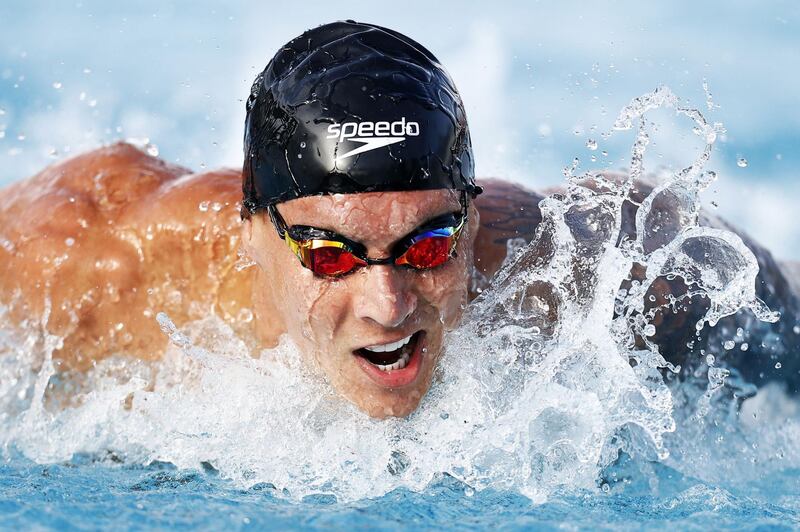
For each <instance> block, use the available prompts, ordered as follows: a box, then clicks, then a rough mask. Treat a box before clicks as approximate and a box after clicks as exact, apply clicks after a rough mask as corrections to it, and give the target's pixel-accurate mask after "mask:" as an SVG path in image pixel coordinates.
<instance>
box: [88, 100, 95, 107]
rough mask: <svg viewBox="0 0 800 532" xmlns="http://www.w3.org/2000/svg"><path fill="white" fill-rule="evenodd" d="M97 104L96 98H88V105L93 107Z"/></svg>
mask: <svg viewBox="0 0 800 532" xmlns="http://www.w3.org/2000/svg"><path fill="white" fill-rule="evenodd" d="M96 105H97V100H89V107H95V106H96Z"/></svg>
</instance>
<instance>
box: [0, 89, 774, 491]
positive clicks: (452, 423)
mask: <svg viewBox="0 0 800 532" xmlns="http://www.w3.org/2000/svg"><path fill="white" fill-rule="evenodd" d="M656 108H671V109H673V110H674V111H675V112H676V113H678V114H680V115H685V116H686V117H688V118H689V119H691V120H692V121H693V123H694V128H693V131H694V133H695V134H697V135H698V136H699V137H700V138H701V139H702V141H703V143H704V148H703V149H702V151H701V153H700V154H699V156H698V157H697V158H696V160H695V161H693V162H692V164H691V165H690V166H688V167H686V168H684V169H682V170H680V171H678V172H675V173H674V174H673V175H671V176H667V177H665V179H663V181H662V182H661V183H660V184H659V185H658V186H656V187H655V188H654V189H653V190H652V192H651V193H650V194H649V195H648V196H647V197H646V198H645V199H644V201H642V202H641V204H640V205H638V210H637V212H636V216H635V224H634V231H633V234H632V235H630V234H627V233H626V232H625V231H624V230H623V218H624V216H623V214H624V211H625V209H624V206H625V203H626V202H630V201H631V200H630V192H631V190H632V189H633V188H634V187H635V183H636V181H637V179H639V178H641V177H642V176H643V172H644V155H645V152H646V149H647V146H648V143H649V140H650V139H649V136H648V132H647V127H646V125H647V123H646V120H645V114H646V113H647V112H648V111H650V110H653V109H656ZM614 128H615V129H616V130H629V129H635V130H636V136H635V141H634V144H633V149H632V157H631V164H630V171H629V172H628V174H627V175H626V176H625V177H623V178H613V177H610V176H608V175H600V174H597V175H590V174H584V175H580V176H577V175H575V174H574V171H575V168H577V164H575V165H573V166H572V167H570V168H568V169H567V171H566V173H567V189H566V192H565V193H563V194H555V195H552V196H550V197H547V198H546V199H544V200H543V201H542V202H541V204H540V208H541V211H542V222H541V224H540V226H539V227H538V230H537V233H536V235H535V238H534V239H533V241H532V242H531V243H529V244H527V245H524V246H520V245H518V243H515V245H514V246H513V247H514V249H512V253H510V255H509V257H508V259H507V261H506V264H505V265H504V267H503V268H502V269H501V271H500V272H499V273H498V274H497V275H496V277H495V278H494V279H493V280H492V282H491V284H490V286H488V287H487V288H486V289H485V290H484V291H483V293H482V294H481V295H480V297H479V298H478V299H476V300H475V301H474V302H473V303H472V304H471V305H470V306H469V307H468V309H467V313H466V315H465V317H464V320H463V322H462V324H461V326H460V327H459V328H458V329H457V330H455V331H453V332H451V333H449V335H448V337H447V339H446V346H447V348H446V352H445V354H444V356H443V358H442V360H441V364H440V367H439V369H438V373H437V375H436V379H435V383H434V385H433V388H432V390H431V392H430V393H429V394H428V396H427V397H426V398H425V399H424V400H423V403H422V404H421V406H420V408H419V409H418V410H417V412H416V413H414V414H413V415H412V416H410V417H409V418H408V419H392V420H388V421H376V420H373V419H370V418H367V417H365V416H364V415H363V414H361V413H359V412H358V411H356V410H355V408H354V407H352V406H351V405H350V404H348V403H346V402H345V401H344V400H342V399H340V398H339V397H338V396H337V395H336V394H335V393H334V392H333V391H332V389H331V388H330V386H329V385H328V383H326V382H325V381H324V379H323V378H322V377H320V376H319V375H316V374H315V373H313V371H312V370H309V369H308V368H305V367H303V366H302V364H301V363H300V357H299V356H298V354H297V351H296V348H295V347H294V346H293V345H292V344H291V343H290V342H289V341H288V340H287V341H285V342H284V343H283V344H281V345H280V346H279V347H278V348H276V349H272V350H265V351H263V352H261V353H260V356H258V357H255V358H254V357H252V356H251V354H250V353H249V352H248V348H247V346H246V345H245V343H244V342H243V341H242V340H241V339H239V338H237V337H236V335H235V334H234V332H233V331H232V330H231V329H230V328H229V327H228V326H227V325H226V324H225V323H224V322H223V321H221V320H220V319H218V318H217V317H214V316H209V317H208V318H206V319H204V320H200V321H197V322H194V323H192V324H190V325H189V326H187V327H186V328H185V329H182V330H178V329H177V328H176V327H175V325H174V324H173V323H172V322H171V321H170V319H169V317H168V316H166V315H164V314H160V315H159V316H158V321H159V323H160V325H161V327H162V329H163V331H164V333H165V334H166V335H167V336H168V337H169V339H170V341H171V347H170V349H169V350H168V352H167V353H166V355H165V356H164V358H163V359H162V360H161V361H160V362H159V363H157V364H148V363H144V362H139V361H133V360H129V359H126V358H124V357H123V356H117V357H111V358H109V359H107V360H105V361H103V362H101V363H99V364H98V365H97V367H95V368H94V369H93V370H92V371H91V372H90V373H89V374H88V375H82V376H80V377H79V376H70V375H63V374H59V373H57V372H56V371H55V370H54V367H53V363H52V358H51V353H52V352H53V350H54V349H55V348H57V346H58V342H59V339H58V338H56V337H53V336H51V335H49V334H48V333H47V327H46V325H47V316H45V317H44V318H43V319H42V320H41V322H37V323H36V324H28V326H26V327H22V328H20V329H16V330H13V331H11V330H3V331H2V336H0V350H2V356H0V372H2V379H0V428H2V431H0V442H2V445H3V448H4V449H5V453H6V455H8V454H9V453H12V452H21V453H23V454H24V455H26V456H27V457H29V458H31V459H33V460H36V461H39V462H53V461H63V460H69V459H70V458H71V457H73V456H74V455H75V454H76V453H89V454H91V455H94V456H97V457H108V456H113V457H114V458H115V459H119V460H123V461H126V462H136V463H140V462H141V463H147V462H150V461H154V460H160V461H167V462H171V463H173V464H175V465H177V466H178V467H185V468H197V467H201V465H202V464H205V467H208V466H211V467H213V468H215V469H217V470H218V471H219V472H220V474H222V475H223V476H225V477H227V478H229V479H231V481H232V482H234V483H236V484H238V485H241V486H245V487H246V486H252V485H254V484H258V483H267V484H271V485H272V486H274V487H275V489H276V490H278V492H279V493H282V494H284V495H285V496H288V497H303V496H306V495H310V494H317V493H329V494H333V495H335V496H337V497H338V498H339V499H340V500H352V499H359V498H363V497H369V496H378V495H381V494H383V493H386V492H388V491H390V490H392V489H394V488H397V487H407V488H410V489H414V490H422V489H424V488H425V487H426V486H427V485H429V483H430V482H431V481H432V480H434V479H435V478H436V477H438V476H440V475H442V474H448V475H450V476H452V477H455V478H457V479H459V480H461V481H463V482H464V483H465V484H467V485H468V486H470V488H469V489H473V488H474V489H483V488H487V487H494V488H500V489H513V490H516V491H518V492H520V493H523V494H525V495H527V496H529V497H531V498H532V499H533V500H536V501H541V500H544V499H546V497H547V496H548V494H550V493H552V491H553V490H554V489H557V488H561V487H564V486H566V487H577V488H594V487H596V486H598V485H599V482H600V480H599V479H600V478H601V475H602V472H603V470H604V468H605V467H607V466H608V465H610V464H612V463H613V462H614V461H615V460H617V459H618V456H619V454H620V452H621V451H624V452H626V453H628V454H635V455H639V456H642V457H644V458H645V459H649V460H674V457H673V456H671V455H670V452H671V449H670V447H671V445H668V442H667V439H668V438H670V435H671V434H672V433H674V431H675V430H676V427H677V426H678V423H679V422H685V421H686V420H688V419H691V420H694V424H689V426H690V427H697V426H700V425H702V423H701V421H702V420H704V419H706V416H707V415H708V410H709V409H710V408H711V401H712V398H713V396H714V393H715V392H716V390H718V389H719V388H720V387H721V386H723V385H724V381H725V377H726V373H725V370H724V369H722V368H715V367H712V371H708V373H707V375H705V377H704V378H705V379H706V382H707V386H705V388H704V389H702V390H701V391H700V392H698V393H697V394H694V395H691V393H689V392H685V393H684V392H680V393H678V392H676V386H675V385H672V386H670V385H668V383H667V382H666V381H665V378H664V376H665V375H667V376H669V375H670V374H675V373H677V372H678V371H679V370H680V368H678V367H675V366H673V365H672V364H670V363H669V362H668V361H667V360H666V359H665V357H664V356H663V355H664V354H663V353H661V352H660V351H659V347H658V345H657V344H656V343H655V342H653V341H651V338H652V337H653V335H654V334H656V332H657V326H656V324H655V316H656V314H657V312H659V310H662V311H663V310H669V309H671V308H674V307H675V306H677V305H679V304H680V303H681V301H682V300H683V299H684V298H686V297H688V295H691V294H703V295H705V296H706V297H707V298H708V300H709V301H710V308H709V310H708V312H707V313H706V314H705V315H704V316H703V317H702V319H700V320H699V321H698V322H697V323H696V325H694V326H695V327H696V329H697V330H701V329H702V328H703V327H704V326H705V324H710V325H714V324H715V323H717V321H718V320H719V319H720V318H722V317H724V316H727V315H730V314H733V313H737V312H739V311H742V310H744V311H746V312H751V313H752V314H753V315H754V316H755V317H756V318H757V319H759V320H764V321H775V320H776V319H778V316H777V315H776V314H775V313H773V312H771V311H770V310H769V309H767V307H766V306H765V305H764V303H763V302H762V301H760V300H759V299H758V298H757V297H756V295H755V291H754V286H755V278H756V274H757V273H758V264H757V262H756V259H755V257H754V256H753V254H752V253H751V252H750V251H749V249H748V248H747V247H745V246H744V244H743V243H742V241H741V239H740V238H739V237H738V236H736V235H735V234H733V233H731V232H728V231H723V230H720V229H714V228H710V227H701V226H699V225H698V213H699V210H700V207H699V194H700V193H701V192H702V191H703V189H705V188H706V187H707V186H708V184H709V183H710V182H712V181H713V179H714V178H715V175H714V174H713V172H709V171H704V169H703V167H704V165H705V164H706V162H707V161H708V159H709V157H710V155H711V152H712V147H713V144H714V142H715V140H716V137H717V135H718V134H719V133H720V132H721V131H722V126H721V125H720V124H713V125H710V124H708V123H707V122H706V120H705V119H704V117H703V116H702V114H701V113H700V112H698V111H696V110H693V109H688V108H684V107H682V106H681V105H680V102H679V99H678V98H677V97H676V96H675V95H674V94H673V93H672V92H671V91H670V90H669V89H667V88H663V87H662V88H659V89H657V90H655V91H654V92H652V93H648V94H645V95H644V96H641V97H639V98H636V99H634V100H633V101H632V102H631V103H630V105H628V106H627V107H625V108H624V109H623V110H622V112H621V113H620V115H619V117H618V119H617V121H616V122H615V124H614ZM634 272H638V274H637V275H634ZM676 277H680V278H681V279H683V280H684V282H685V284H686V285H687V286H688V294H682V295H671V294H670V295H668V298H667V299H668V301H667V303H665V304H664V305H652V304H649V303H648V298H647V294H648V289H649V288H650V286H651V285H652V283H653V282H654V281H655V280H656V279H659V278H676ZM690 395H691V397H692V398H693V402H692V401H687V399H686V397H688V396H690ZM65 397H69V399H68V400H65V399H64V398H65ZM698 397H699V399H698ZM703 398H705V402H703V401H702V400H701V399H703ZM678 401H679V402H680V404H681V405H682V406H683V405H685V404H686V403H687V402H692V406H693V408H692V409H691V412H692V413H691V414H687V415H683V414H678V413H676V402H678ZM698 405H700V406H699V407H698ZM703 405H705V406H703ZM703 408H705V410H703ZM698 420H700V421H698ZM687 423H688V422H687ZM681 430H683V429H681ZM692 430H693V429H692V428H687V429H686V431H685V433H686V434H692V435H693V436H692V437H694V438H699V437H700V436H699V435H698V430H699V429H698V430H695V431H694V432H692ZM687 437H688V436H687ZM672 441H673V442H676V441H678V440H677V439H676V438H674V437H673V438H672ZM685 445H688V444H685ZM685 445H684V448H685Z"/></svg>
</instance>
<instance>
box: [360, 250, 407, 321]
mask: <svg viewBox="0 0 800 532" xmlns="http://www.w3.org/2000/svg"><path fill="white" fill-rule="evenodd" d="M364 275H365V279H364V284H363V286H362V289H361V294H360V295H359V297H358V298H357V299H356V301H355V314H356V317H357V318H359V319H362V320H370V321H373V322H375V323H377V324H379V325H381V326H383V327H386V328H395V327H399V326H401V325H402V324H403V322H404V321H405V320H406V319H407V318H408V317H409V316H411V314H413V313H414V311H415V310H416V308H417V296H416V295H415V294H414V293H413V292H412V291H411V290H410V287H409V286H408V283H407V281H406V280H405V279H403V277H404V275H403V272H400V271H397V269H396V268H395V267H394V266H383V265H373V266H369V267H367V268H366V272H364Z"/></svg>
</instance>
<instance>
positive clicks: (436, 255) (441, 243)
mask: <svg viewBox="0 0 800 532" xmlns="http://www.w3.org/2000/svg"><path fill="white" fill-rule="evenodd" d="M451 241H452V237H450V236H430V237H428V238H423V239H422V240H419V241H417V242H415V243H414V244H413V245H412V246H411V247H409V248H408V249H407V250H406V252H405V253H403V256H402V257H401V258H402V259H403V261H404V262H405V263H406V264H408V265H409V266H412V267H414V268H417V269H419V270H426V269H428V268H435V267H436V266H439V265H440V264H444V263H445V262H447V259H448V258H449V257H450V244H451Z"/></svg>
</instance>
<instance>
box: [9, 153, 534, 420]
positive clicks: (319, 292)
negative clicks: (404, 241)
mask: <svg viewBox="0 0 800 532" xmlns="http://www.w3.org/2000/svg"><path fill="white" fill-rule="evenodd" d="M484 185H486V187H487V193H485V194H484V196H482V197H481V198H482V199H481V200H479V202H478V203H477V205H478V209H477V210H476V208H475V206H474V205H475V204H472V203H471V205H470V213H469V224H468V226H467V227H466V228H465V230H464V231H463V232H462V235H461V237H460V238H459V242H458V247H457V256H456V257H455V258H454V259H451V260H450V261H448V262H447V263H445V264H444V265H442V266H439V267H437V268H434V269H432V270H429V271H422V272H420V271H413V270H408V269H402V268H395V267H393V266H383V265H378V266H375V265H373V266H369V267H367V268H362V269H360V270H358V271H356V272H353V273H352V274H350V275H348V276H346V277H344V278H342V279H338V280H331V279H320V278H318V277H315V276H314V275H313V274H312V273H311V272H310V271H309V270H306V269H305V268H303V267H302V266H301V265H300V264H299V262H298V261H297V259H296V257H295V256H294V255H293V254H292V253H291V252H290V250H289V249H288V247H287V246H286V244H285V242H284V241H282V240H280V239H279V238H278V236H277V233H276V231H275V230H274V228H273V226H272V225H271V224H270V223H269V222H268V218H267V217H266V214H265V213H259V214H257V215H255V216H254V217H252V219H250V220H248V221H246V222H244V223H243V222H242V221H241V220H240V216H239V201H240V199H241V188H240V187H241V178H240V175H239V172H238V171H234V170H222V171H214V172H207V173H204V174H192V173H190V172H189V171H188V170H186V169H183V168H180V167H177V166H173V165H168V164H166V163H164V162H163V161H161V160H159V159H156V158H153V157H150V156H148V155H147V154H146V153H144V152H142V151H140V150H138V149H136V148H135V147H133V146H130V145H127V144H124V143H118V144H115V145H111V146H108V147H104V148H101V149H98V150H94V151H92V152H89V153H86V154H83V155H80V156H78V157H75V158H73V159H70V160H67V161H63V162H61V163H58V164H56V165H53V166H51V167H48V168H46V169H45V170H43V171H42V172H41V173H39V174H37V175H36V176H33V177H31V178H29V179H27V180H25V181H21V182H18V183H15V184H13V185H11V186H10V187H7V188H6V189H4V190H3V191H2V192H1V193H0V244H1V245H0V273H1V274H2V279H1V280H0V298H1V299H2V303H3V304H4V305H6V306H8V308H9V310H8V312H9V316H10V318H11V320H12V321H14V322H16V323H21V322H27V323H28V324H29V326H34V327H40V328H41V327H43V328H44V329H46V330H47V331H48V332H49V333H51V334H55V335H58V336H59V337H62V338H63V344H62V345H60V346H59V347H58V348H57V349H56V350H55V352H54V358H55V361H56V365H57V367H58V368H59V369H61V370H79V371H82V370H86V369H88V368H90V367H91V366H92V364H93V362H94V361H96V360H100V359H102V358H104V357H107V356H109V355H112V354H117V353H124V354H127V355H131V356H135V357H139V358H144V359H157V358H159V357H160V356H161V355H162V353H163V350H164V348H165V347H166V345H167V342H166V339H165V337H164V335H163V333H162V332H161V331H160V330H159V328H158V325H157V323H156V321H155V315H156V314H157V313H158V312H166V313H167V314H168V315H169V316H170V318H172V319H173V320H174V322H175V323H176V324H177V325H178V326H179V327H180V326H182V325H184V324H186V323H187V322H190V321H192V320H197V319H201V318H204V317H207V316H208V315H209V313H210V312H214V313H216V315H218V316H220V317H222V318H223V319H224V320H226V321H227V322H228V323H230V324H231V326H232V327H233V328H234V329H235V330H236V332H237V333H238V334H239V335H240V336H241V337H242V338H245V339H246V340H247V341H249V342H250V344H251V347H252V348H254V349H255V351H254V352H258V349H259V348H262V347H272V346H275V345H277V343H278V341H279V338H280V337H281V335H283V334H288V335H289V336H290V337H291V339H292V340H293V341H294V342H295V343H297V344H298V345H299V346H300V348H301V350H302V352H303V353H304V356H306V357H307V359H308V361H309V362H310V363H313V364H315V365H316V366H317V367H318V368H319V369H321V371H322V372H323V373H324V374H325V375H326V376H327V378H328V379H329V380H330V381H331V383H332V384H333V385H334V387H335V388H336V389H337V390H338V391H339V392H340V393H341V394H342V395H344V396H345V397H347V398H348V399H350V400H351V401H353V402H354V403H355V404H356V405H358V406H359V407H360V408H362V409H363V410H364V411H366V412H368V413H369V414H371V415H374V416H377V417H384V416H387V415H396V416H403V415H406V414H408V413H409V412H411V411H412V410H414V408H416V406H417V404H418V403H419V400H420V399H421V397H422V396H423V395H424V394H425V392H426V391H427V389H428V387H429V386H430V382H431V378H432V374H433V370H434V368H435V366H436V361H437V359H438V357H439V355H440V353H441V347H442V337H443V334H444V331H445V330H446V329H448V328H452V327H453V326H454V325H455V324H456V323H457V322H458V320H459V318H460V316H461V314H462V312H463V307H464V306H465V305H466V303H467V301H468V297H469V294H468V287H469V280H470V272H471V269H472V264H473V260H474V263H475V264H476V266H477V268H478V269H479V270H480V271H481V272H482V274H483V275H484V276H485V277H491V275H492V274H493V273H494V271H495V270H496V269H497V268H498V267H499V266H500V264H501V262H502V260H503V258H504V257H505V252H506V247H505V240H507V239H508V238H509V237H510V236H515V235H518V234H519V232H517V231H515V230H514V229H513V228H511V229H509V227H506V226H504V227H502V228H500V230H494V229H492V228H491V227H489V226H487V227H485V228H482V229H480V230H479V229H478V224H479V214H478V210H479V209H480V205H481V201H483V198H486V199H488V200H489V201H487V204H489V205H494V207H497V205H495V204H496V203H497V202H496V201H495V202H494V203H493V202H492V200H491V198H492V192H495V193H496V194H495V199H497V198H501V197H509V196H519V195H520V193H523V195H526V197H525V202H527V203H529V204H531V205H534V206H535V204H536V202H537V201H538V198H536V197H535V196H533V195H532V193H530V192H525V191H524V189H522V188H521V187H516V186H514V185H510V184H505V183H502V182H494V183H484ZM512 192H513V194H512ZM279 209H280V211H281V213H282V215H283V216H284V218H285V219H286V221H287V222H288V223H289V224H305V225H313V226H317V227H321V228H326V229H331V230H334V231H336V232H338V233H341V234H342V235H344V236H347V237H350V238H351V239H353V240H356V241H359V242H362V243H363V244H365V245H366V246H367V249H368V254H369V256H371V257H384V256H386V255H388V253H389V250H390V248H391V247H392V245H393V244H394V243H395V242H396V241H397V240H398V239H400V238H401V237H403V236H405V235H406V234H408V233H409V232H411V231H413V230H414V229H415V228H417V227H418V226H420V225H421V224H422V223H424V222H426V221H427V220H429V219H431V218H433V217H435V216H437V215H440V214H444V213H448V212H453V211H459V210H460V206H459V202H458V199H457V195H456V194H455V193H453V192H452V191H448V190H435V191H411V192H397V193H368V194H351V195H339V196H326V197H313V198H300V199H297V200H293V201H291V202H286V203H283V204H281V205H280V206H279ZM518 209H519V207H518V205H517V206H515V207H514V208H511V207H510V206H509V207H506V208H505V209H503V208H501V209H500V214H501V215H502V214H503V213H504V212H505V213H506V214H508V212H512V211H514V210H516V211H518ZM495 211H496V209H495ZM487 216H488V220H489V221H491V220H492V219H494V218H497V216H498V213H497V212H491V213H487ZM521 219H523V220H525V221H526V223H527V224H528V225H527V226H526V228H525V229H526V230H532V229H533V227H534V226H535V225H531V224H530V223H529V222H530V220H529V219H528V217H522V218H521ZM509 230H510V232H509ZM476 246H477V247H476ZM473 248H474V253H473ZM240 249H245V250H246V253H247V255H249V257H250V258H251V259H252V260H254V261H255V262H256V263H257V266H255V267H249V268H245V269H243V270H241V271H240V270H239V269H237V268H236V267H235V265H236V262H237V260H239V257H238V254H237V252H238V251H239V250H240ZM43 316H46V320H43ZM43 321H44V325H42V322H43ZM417 332H422V333H424V334H419V335H418V337H417V338H415V342H418V343H419V346H418V347H419V355H420V356H419V367H418V370H417V372H418V374H417V375H416V376H415V377H414V378H413V380H412V382H409V383H404V384H403V385H402V386H398V387H394V386H392V387H388V386H386V385H381V384H379V383H378V382H376V380H375V379H374V378H370V376H369V374H368V372H366V371H364V369H363V367H362V366H363V364H360V361H359V360H358V357H357V356H356V355H354V353H353V351H354V350H356V349H358V348H362V347H365V346H369V345H375V344H382V343H387V342H391V341H396V340H398V339H400V338H403V337H405V336H407V335H409V334H411V333H417ZM423 350H424V353H423V352H422V351H423Z"/></svg>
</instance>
